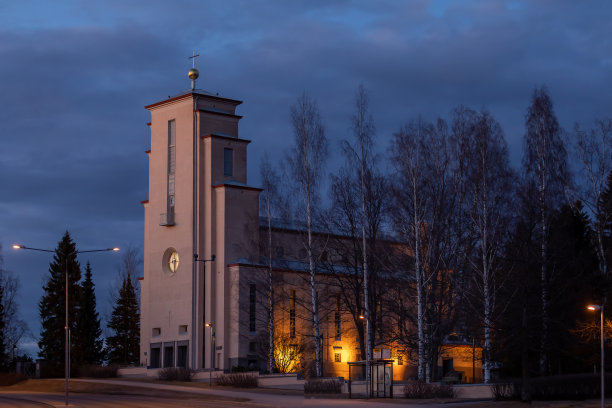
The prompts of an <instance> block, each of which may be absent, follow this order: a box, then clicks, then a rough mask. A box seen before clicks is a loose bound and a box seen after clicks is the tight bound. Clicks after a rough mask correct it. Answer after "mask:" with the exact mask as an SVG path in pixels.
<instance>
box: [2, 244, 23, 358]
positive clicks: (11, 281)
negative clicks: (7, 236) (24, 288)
mask: <svg viewBox="0 0 612 408" xmlns="http://www.w3.org/2000/svg"><path fill="white" fill-rule="evenodd" d="M3 261H4V259H3V257H2V246H1V245H0V287H2V289H3V294H2V306H3V308H4V341H5V347H6V353H7V355H12V354H14V350H13V348H14V347H17V345H18V344H19V341H20V340H21V339H22V338H23V337H24V336H30V332H29V330H28V325H27V324H26V322H25V321H24V320H22V319H21V318H20V317H19V310H18V306H19V305H18V304H17V293H18V291H19V278H18V277H16V276H15V275H14V274H13V273H12V272H11V271H8V270H6V269H4V265H3V264H4V262H3Z"/></svg>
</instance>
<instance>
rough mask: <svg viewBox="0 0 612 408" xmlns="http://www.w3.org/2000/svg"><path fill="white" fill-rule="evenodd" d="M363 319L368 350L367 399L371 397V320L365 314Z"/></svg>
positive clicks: (361, 317) (361, 316)
mask: <svg viewBox="0 0 612 408" xmlns="http://www.w3.org/2000/svg"><path fill="white" fill-rule="evenodd" d="M359 318H360V319H361V320H365V325H366V327H365V338H366V341H365V349H366V350H365V351H366V367H365V369H366V372H365V374H366V399H369V398H370V382H371V380H370V353H369V351H370V324H369V323H370V322H369V319H366V318H365V316H364V315H359Z"/></svg>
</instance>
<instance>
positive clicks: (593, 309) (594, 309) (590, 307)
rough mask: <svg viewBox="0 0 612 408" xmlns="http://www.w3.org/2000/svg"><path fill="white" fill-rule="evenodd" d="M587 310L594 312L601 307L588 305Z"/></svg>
mask: <svg viewBox="0 0 612 408" xmlns="http://www.w3.org/2000/svg"><path fill="white" fill-rule="evenodd" d="M587 309H589V310H590V311H592V312H594V311H596V310H599V309H601V306H599V305H588V306H587Z"/></svg>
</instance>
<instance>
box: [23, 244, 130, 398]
mask: <svg viewBox="0 0 612 408" xmlns="http://www.w3.org/2000/svg"><path fill="white" fill-rule="evenodd" d="M13 249H27V250H29V251H39V252H51V253H55V251H54V250H50V249H40V248H31V247H27V246H25V245H20V244H14V245H13ZM106 251H115V252H116V251H119V248H117V247H115V248H104V249H90V250H86V251H74V253H75V254H84V253H88V252H106ZM64 269H65V271H64V272H65V277H66V284H65V286H66V293H65V298H66V303H65V308H66V313H65V325H64V331H65V333H66V338H65V342H64V380H65V384H64V394H65V401H64V402H65V405H66V406H68V379H69V378H70V328H69V327H68V254H67V253H64Z"/></svg>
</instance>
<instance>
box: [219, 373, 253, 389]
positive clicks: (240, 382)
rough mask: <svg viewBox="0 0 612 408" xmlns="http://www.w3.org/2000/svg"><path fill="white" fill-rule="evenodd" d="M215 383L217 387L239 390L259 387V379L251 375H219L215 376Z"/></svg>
mask: <svg viewBox="0 0 612 408" xmlns="http://www.w3.org/2000/svg"><path fill="white" fill-rule="evenodd" d="M216 381H217V384H218V385H223V386H230V387H239V388H250V387H257V386H258V385H259V379H258V378H257V376H256V375H254V374H251V373H231V374H221V375H219V376H217V378H216Z"/></svg>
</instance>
